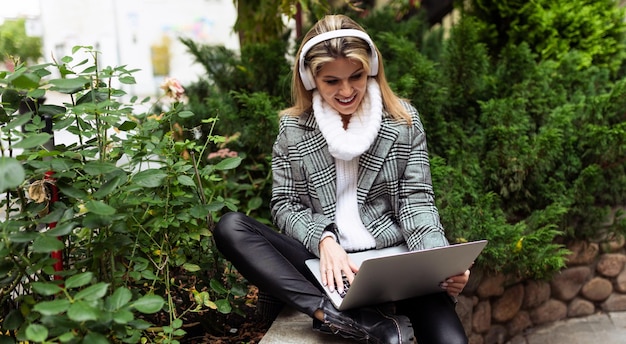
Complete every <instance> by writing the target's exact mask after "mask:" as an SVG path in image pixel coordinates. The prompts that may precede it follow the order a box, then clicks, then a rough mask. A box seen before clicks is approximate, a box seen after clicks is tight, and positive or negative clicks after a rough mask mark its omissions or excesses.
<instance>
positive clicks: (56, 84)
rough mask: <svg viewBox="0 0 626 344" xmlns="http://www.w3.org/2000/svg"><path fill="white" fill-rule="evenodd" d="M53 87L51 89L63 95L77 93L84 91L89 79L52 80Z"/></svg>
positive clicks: (80, 77)
mask: <svg viewBox="0 0 626 344" xmlns="http://www.w3.org/2000/svg"><path fill="white" fill-rule="evenodd" d="M50 83H51V84H52V85H53V87H51V89H52V90H54V91H59V92H61V93H76V92H78V91H80V90H82V89H83V87H84V86H85V85H86V84H88V83H89V79H87V78H85V77H82V76H79V77H76V78H71V79H53V80H50Z"/></svg>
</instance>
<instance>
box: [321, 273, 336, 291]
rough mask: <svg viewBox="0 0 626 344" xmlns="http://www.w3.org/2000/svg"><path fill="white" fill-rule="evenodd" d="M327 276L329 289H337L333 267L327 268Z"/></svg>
mask: <svg viewBox="0 0 626 344" xmlns="http://www.w3.org/2000/svg"><path fill="white" fill-rule="evenodd" d="M324 275H325V276H326V280H327V283H326V286H327V287H328V290H330V291H331V292H333V291H335V284H336V283H335V275H334V273H333V269H328V270H326V272H325V274H324Z"/></svg>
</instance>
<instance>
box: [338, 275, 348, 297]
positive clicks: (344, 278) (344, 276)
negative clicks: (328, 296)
mask: <svg viewBox="0 0 626 344" xmlns="http://www.w3.org/2000/svg"><path fill="white" fill-rule="evenodd" d="M341 279H342V280H343V291H342V292H340V293H339V296H341V298H344V297H345V296H346V294H347V293H348V288H350V282H348V277H347V276H346V275H343V276H342V277H341Z"/></svg>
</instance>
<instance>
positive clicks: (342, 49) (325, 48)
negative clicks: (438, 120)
mask: <svg viewBox="0 0 626 344" xmlns="http://www.w3.org/2000/svg"><path fill="white" fill-rule="evenodd" d="M340 29H356V30H360V31H363V32H365V30H364V29H363V28H362V27H361V26H360V25H359V24H357V23H356V22H355V21H354V20H352V19H351V18H349V17H347V16H345V15H340V14H339V15H327V16H325V17H324V18H322V19H320V20H319V21H318V22H317V23H315V25H313V27H312V28H311V30H309V32H307V34H306V35H305V36H304V39H303V40H302V44H301V45H300V48H299V49H298V52H297V53H296V59H295V64H294V67H293V78H292V84H291V97H292V101H293V106H291V107H289V108H287V109H285V110H283V111H281V115H288V116H299V115H301V114H302V113H303V112H305V111H307V110H309V109H311V107H312V99H313V91H314V90H307V89H306V88H305V87H304V84H303V83H302V78H301V75H300V71H299V68H298V67H299V63H300V54H301V53H302V47H303V46H304V44H306V42H308V41H309V40H310V39H311V38H313V37H315V36H317V35H319V34H322V33H325V32H329V31H334V30H340ZM374 49H376V51H375V52H371V53H370V52H369V50H370V46H369V44H368V43H367V42H365V41H364V40H363V39H361V38H357V37H350V36H343V37H337V38H332V39H329V40H327V41H323V42H321V43H318V44H316V45H314V46H313V47H312V48H311V49H309V51H308V52H306V56H304V57H303V58H304V59H305V64H306V65H307V66H308V68H309V69H310V71H311V74H312V75H313V76H315V75H316V74H317V73H318V72H319V70H320V69H321V68H322V66H323V65H324V64H325V63H327V62H332V61H334V60H335V59H337V58H341V57H345V58H348V59H352V60H355V61H358V62H361V63H362V64H363V68H364V69H365V70H366V71H367V73H369V71H370V69H371V66H370V54H378V74H377V75H376V76H373V78H375V79H376V81H377V82H378V85H379V87H380V92H381V96H382V101H383V107H384V109H385V110H386V111H387V112H388V113H389V114H390V116H391V117H392V118H394V119H396V120H403V121H406V122H407V123H408V124H409V125H410V124H411V115H410V114H409V113H408V111H407V110H406V109H405V107H404V106H403V105H402V103H401V102H400V98H398V96H396V94H395V93H394V92H393V91H392V90H391V87H389V84H388V83H387V79H386V78H385V69H384V67H383V61H382V57H381V56H380V51H378V48H376V47H375V46H374Z"/></svg>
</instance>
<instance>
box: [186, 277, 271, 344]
mask: <svg viewBox="0 0 626 344" xmlns="http://www.w3.org/2000/svg"><path fill="white" fill-rule="evenodd" d="M257 294H258V290H257V289H256V287H254V286H250V291H249V293H248V295H247V296H246V302H245V306H241V308H240V310H241V313H242V314H235V313H231V314H221V313H219V312H216V311H212V312H208V313H205V314H204V315H202V314H199V315H198V316H196V317H194V318H193V319H187V321H186V323H187V325H186V326H185V328H184V330H185V331H186V332H187V334H186V335H185V337H184V338H180V339H179V341H180V343H181V344H201V343H211V344H243V343H245V344H258V343H259V342H260V341H261V338H263V336H264V335H265V333H266V332H267V330H268V329H269V327H270V325H271V322H268V321H267V319H263V318H262V317H261V315H260V314H259V312H257V308H256V304H257V301H258V295H257Z"/></svg>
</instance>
